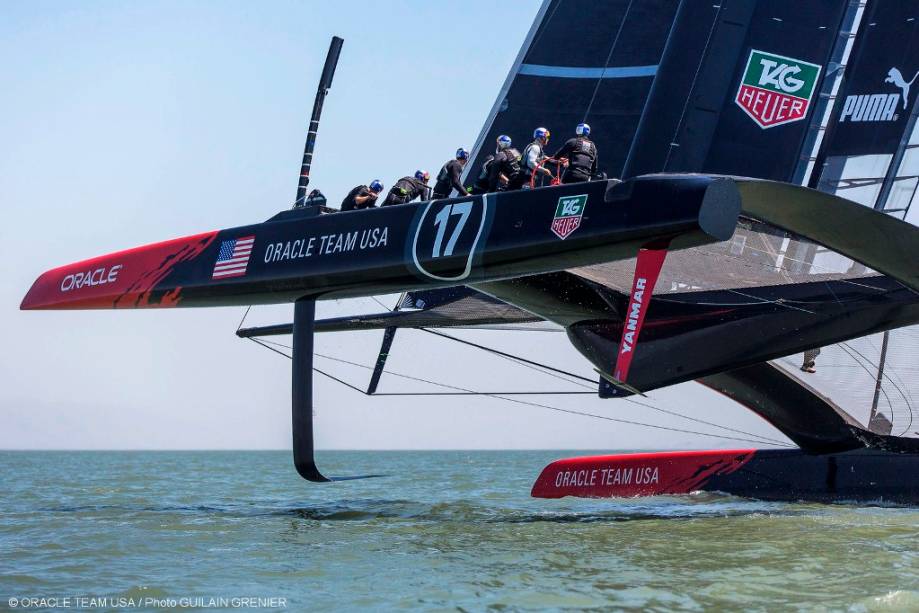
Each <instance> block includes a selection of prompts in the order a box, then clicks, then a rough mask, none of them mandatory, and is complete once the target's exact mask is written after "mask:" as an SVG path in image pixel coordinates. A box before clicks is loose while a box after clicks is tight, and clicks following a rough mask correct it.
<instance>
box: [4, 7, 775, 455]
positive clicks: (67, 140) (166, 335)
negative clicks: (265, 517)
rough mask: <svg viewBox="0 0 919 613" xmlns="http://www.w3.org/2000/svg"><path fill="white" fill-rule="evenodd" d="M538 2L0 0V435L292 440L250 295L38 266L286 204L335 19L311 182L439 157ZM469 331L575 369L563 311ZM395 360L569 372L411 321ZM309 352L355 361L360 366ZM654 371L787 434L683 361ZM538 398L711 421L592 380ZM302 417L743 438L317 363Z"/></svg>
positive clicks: (270, 443) (48, 442)
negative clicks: (140, 294) (534, 323)
mask: <svg viewBox="0 0 919 613" xmlns="http://www.w3.org/2000/svg"><path fill="white" fill-rule="evenodd" d="M538 5H539V2H538V1H534V0H530V1H527V2H510V3H495V2H462V3H445V2H436V3H435V2H421V1H419V2H385V3H384V2H343V1H337V2H312V3H308V2H290V3H288V2H270V3H255V2H237V3H231V2H194V3H189V2H145V3H137V2H130V3H128V2H112V3H107V2H85V3H79V4H78V3H63V2H18V3H16V2H5V3H3V5H2V7H0V55H2V57H3V58H4V61H3V62H0V85H2V87H0V91H2V95H0V136H2V143H3V146H2V147H0V206H2V210H3V225H2V230H0V233H2V240H0V253H2V261H3V263H4V267H3V270H4V275H3V281H2V285H0V288H2V290H0V291H2V304H3V305H5V308H4V311H3V312H4V315H5V317H4V328H5V329H6V334H5V336H4V344H5V346H6V350H5V351H4V352H3V357H2V360H0V448H14V449H15V448H19V449H22V448H288V447H289V446H290V442H289V441H290V364H289V361H288V360H286V359H284V358H282V357H280V356H278V355H276V354H274V353H271V352H269V351H266V350H264V349H262V348H260V347H258V346H256V345H254V344H253V343H251V342H248V341H243V340H239V339H237V338H236V337H235V336H234V335H233V332H234V330H235V328H236V326H237V324H238V322H239V319H240V317H241V316H242V313H243V309H241V308H223V309H201V310H195V309H188V310H185V309H176V310H172V311H138V312H108V311H106V312H98V311H96V312H93V311H87V312H25V313H24V312H20V311H19V310H18V306H19V302H20V301H21V299H22V297H23V295H24V294H25V292H26V291H27V290H28V288H29V286H30V285H31V283H32V281H33V280H34V279H35V277H37V276H38V275H39V274H40V273H41V272H43V271H44V270H47V269H49V268H52V267H55V266H58V265H61V264H65V263H69V262H72V261H76V260H80V259H84V258H87V257H92V256H95V255H100V254H103V253H108V252H111V251H115V250H119V249H123V248H128V247H133V246H137V245H142V244H145V243H150V242H155V241H159V240H164V239H167V238H172V237H177V236H184V235H188V234H193V233H197V232H201V231H207V230H213V229H219V228H226V227H232V226H239V225H243V224H247V223H252V222H254V221H258V220H263V219H267V218H268V217H270V216H271V215H273V214H274V213H276V212H277V211H279V210H281V209H286V208H289V205H290V202H291V201H292V199H293V197H294V193H295V187H296V177H297V174H298V169H299V164H300V157H301V154H302V149H303V141H304V137H305V127H306V124H307V122H308V119H309V113H310V108H311V105H312V101H313V96H314V93H315V87H316V82H317V80H318V77H319V72H320V70H321V68H322V62H323V60H324V58H325V53H326V50H327V48H328V44H329V38H330V37H331V36H332V35H334V34H337V35H340V36H342V37H343V38H344V39H345V44H344V49H343V52H342V55H341V61H340V63H339V66H338V70H337V73H336V75H335V81H334V84H333V87H332V90H331V93H330V95H329V97H328V99H327V101H326V106H325V111H324V115H323V118H322V125H321V128H320V133H319V139H318V143H317V150H316V157H315V162H314V166H313V171H312V185H311V187H319V188H321V189H322V190H323V191H324V192H325V193H326V194H327V195H328V196H329V197H330V200H332V201H334V202H337V201H339V200H340V199H341V197H342V196H343V195H344V193H345V192H346V191H347V190H348V189H350V188H351V187H352V186H354V185H356V184H358V183H366V182H367V181H369V180H371V179H373V178H381V179H382V180H383V181H384V183H385V184H386V185H387V187H388V186H390V185H391V184H392V183H393V181H394V180H395V179H397V178H398V177H400V176H403V175H405V174H408V173H410V172H412V171H414V169H415V168H418V167H422V168H427V169H428V170H430V171H431V172H432V174H433V173H436V171H437V169H438V168H439V167H440V165H441V164H442V163H443V162H444V161H445V160H446V159H448V158H449V156H450V155H451V154H452V152H453V151H454V150H455V149H456V148H457V147H458V146H466V147H471V146H472V143H473V141H474V139H475V137H476V136H477V135H478V132H479V128H480V127H481V125H482V123H483V121H484V119H485V118H486V115H487V113H488V111H489V109H490V108H491V105H492V104H493V102H494V99H495V96H496V94H497V91H498V89H499V87H500V85H501V83H502V82H503V80H504V78H505V76H506V74H507V71H508V69H509V68H510V65H511V63H512V62H513V59H514V57H515V55H516V53H517V51H518V49H519V47H520V44H521V42H522V40H523V38H524V36H525V34H526V31H527V29H528V28H529V26H530V23H531V21H532V18H533V16H534V15H535V13H536V10H537V8H538ZM553 129H554V130H555V129H556V128H554V127H553ZM384 300H386V301H387V304H391V303H392V301H393V297H388V298H384ZM358 310H359V311H362V312H371V311H376V310H380V307H379V305H377V304H375V303H374V302H373V301H372V300H369V299H367V300H359V301H350V302H332V303H322V304H321V305H320V315H330V314H336V315H340V314H346V313H349V312H355V311H358ZM291 311H292V308H291V307H290V306H287V305H285V306H282V307H271V308H264V307H263V308H257V309H253V313H252V314H251V315H250V317H249V320H248V323H252V324H257V323H269V322H278V321H289V318H290V315H291ZM462 334H463V335H464V336H466V337H467V338H473V339H475V340H477V341H479V342H485V343H487V344H491V345H494V346H498V347H501V348H504V349H506V350H510V351H514V352H518V353H521V354H523V355H526V356H528V357H531V358H534V359H541V360H546V361H548V362H550V363H552V364H555V365H557V366H561V367H564V368H567V369H572V370H576V371H578V372H581V373H584V374H585V375H590V374H591V372H592V369H591V368H590V366H589V365H588V363H587V361H586V360H585V359H583V358H582V357H581V356H580V355H579V354H578V353H577V352H575V351H574V350H573V349H572V348H571V347H570V346H569V345H568V343H567V341H566V339H565V337H564V335H563V334H558V333H523V334H521V333H516V332H515V333H512V332H481V331H479V332H466V333H462ZM380 336H381V335H380V334H379V333H351V334H335V335H324V336H322V337H320V339H319V341H318V346H317V351H318V352H320V353H322V354H323V355H331V356H335V357H338V358H342V359H347V360H351V361H355V362H360V363H362V364H365V365H371V364H372V363H373V362H374V360H375V358H376V352H377V349H378V347H379V339H380ZM281 340H283V341H287V340H288V339H281ZM389 364H390V366H389V367H390V368H391V369H392V370H393V371H396V372H402V373H407V374H411V375H414V376H419V377H424V378H429V379H435V380H438V381H443V382H447V383H450V384H453V385H458V386H462V387H467V388H474V389H477V390H508V389H512V390H531V389H542V390H553V389H554V390H558V389H573V388H571V387H570V386H568V387H564V386H563V385H562V384H561V382H558V381H556V380H554V379H551V378H547V377H545V376H537V375H535V374H534V373H533V372H532V371H530V370H527V369H523V368H520V367H518V366H514V365H512V364H510V363H508V362H506V361H503V360H501V359H498V358H495V357H491V356H488V355H485V354H482V353H479V352H476V351H474V350H471V349H468V348H464V347H461V346H459V345H457V344H455V343H448V342H444V341H436V340H432V339H431V338H430V337H429V336H428V335H426V334H424V333H422V332H417V331H406V332H400V333H399V335H398V336H397V339H396V343H395V346H394V350H393V355H392V357H391V359H390V363H389ZM317 366H319V367H321V368H326V369H328V370H331V371H333V372H335V373H336V374H339V375H341V376H344V377H346V378H348V379H349V380H351V381H354V382H355V383H356V384H358V385H366V381H367V378H368V374H369V373H368V371H366V370H362V369H359V368H355V367H346V366H342V365H341V364H337V363H330V362H328V361H327V360H324V359H317ZM408 389H411V390H414V391H420V390H422V389H427V390H431V389H432V388H423V387H422V386H419V385H417V384H411V385H406V384H405V383H403V382H401V381H400V380H398V379H396V378H394V377H392V376H384V378H383V385H382V386H381V391H394V390H408ZM650 396H651V398H650V402H651V403H652V404H653V405H655V406H658V407H663V408H665V409H667V410H670V411H678V412H681V413H685V414H688V415H692V416H695V417H697V418H701V419H706V420H710V421H717V422H719V423H723V424H725V425H729V426H732V427H735V428H740V429H743V430H748V431H750V432H756V433H760V434H765V435H767V436H773V437H775V438H779V439H782V440H784V438H783V437H782V436H781V435H780V434H778V433H776V432H775V431H774V430H772V428H771V427H769V426H768V425H766V424H765V423H764V422H762V420H760V419H759V418H758V417H756V416H754V415H752V414H751V413H749V412H747V411H746V410H745V409H743V408H741V407H739V406H737V405H734V404H733V403H732V402H730V401H728V400H726V399H724V398H722V397H720V396H718V395H716V394H714V393H712V392H708V391H707V390H705V389H703V388H701V387H700V386H698V385H695V384H686V385H682V386H678V387H676V388H672V389H670V390H663V391H659V392H654V393H652V394H651V395H650ZM531 400H532V401H534V402H537V403H540V404H548V405H552V406H556V407H561V408H566V409H573V410H579V411H585V412H590V413H599V414H606V415H610V416H614V417H617V418H623V419H631V420H638V421H644V422H648V423H656V424H661V425H665V426H668V427H676V428H688V429H690V430H704V431H708V432H714V433H719V432H720V433H721V434H726V433H725V432H723V431H719V430H718V429H716V428H713V427H710V426H705V425H700V424H698V423H693V422H689V421H685V420H681V419H678V418H675V417H672V416H669V415H666V414H662V413H660V412H656V411H653V410H651V409H648V408H645V407H640V406H637V405H635V404H632V403H628V402H623V401H601V400H599V399H597V398H596V397H594V396H589V395H588V396H574V397H571V396H568V397H558V396H556V397H553V396H540V397H534V398H532V399H531ZM316 419H317V444H318V446H319V447H324V448H403V447H404V448H483V447H484V448H488V447H498V448H559V449H565V448H567V449H570V448H590V449H611V450H612V449H622V448H674V447H721V448H726V447H749V446H751V443H748V442H741V441H730V440H719V439H716V438H706V437H700V436H695V435H689V434H681V433H674V432H667V431H660V430H653V429H649V428H643V427H637V426H629V425H623V424H617V423H612V422H607V421H601V420H597V419H591V418H586V417H580V416H575V415H570V414H560V413H557V412H553V411H549V410H546V409H542V408H536V407H525V406H521V405H518V404H512V403H508V402H504V401H500V400H495V399H490V398H486V397H476V398H443V397H440V398H438V397H433V398H417V397H414V398H405V397H401V398H400V397H388V398H367V397H365V396H362V395H360V394H357V393H355V392H353V391H350V390H347V389H344V388H342V387H340V386H339V385H337V384H334V383H331V382H329V381H327V380H322V379H320V381H319V384H318V387H317V392H316Z"/></svg>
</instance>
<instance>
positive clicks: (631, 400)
mask: <svg viewBox="0 0 919 613" xmlns="http://www.w3.org/2000/svg"><path fill="white" fill-rule="evenodd" d="M420 330H422V331H424V332H429V333H431V334H436V335H437V336H443V337H444V338H447V339H450V340H454V341H457V342H460V343H464V344H468V345H472V346H473V347H476V348H478V349H483V350H485V351H489V352H492V353H497V354H498V355H499V356H501V357H504V358H506V359H508V360H512V361H515V362H516V361H517V360H520V361H522V362H529V360H525V359H524V358H520V357H519V356H514V355H512V354H505V353H503V352H499V351H497V350H493V349H491V348H490V347H485V346H483V345H477V344H476V343H472V342H467V341H464V340H463V339H458V338H456V337H453V336H450V335H448V334H443V333H440V332H434V331H432V330H427V329H425V328H420ZM533 363H534V364H538V363H537V362H533ZM539 365H540V366H545V365H542V364H539ZM521 366H526V364H521ZM547 368H551V367H547ZM534 370H535V368H534ZM544 374H550V373H544ZM585 380H587V379H586V378H585ZM570 383H575V382H574V381H570ZM591 383H594V382H593V381H591ZM595 384H596V383H595ZM581 385H582V386H583V387H587V386H586V385H583V384H581ZM575 393H587V392H575ZM590 393H593V392H590ZM623 400H625V401H627V402H631V403H632V404H636V405H638V406H641V407H645V408H648V409H651V410H654V411H659V412H661V413H666V414H668V415H673V416H675V417H680V418H683V419H686V420H688V421H694V422H697V423H701V424H705V425H708V426H713V427H715V428H721V429H723V430H727V431H729V432H736V433H738V434H744V435H746V436H753V437H759V438H762V439H763V441H768V442H773V443H782V442H783V441H779V440H777V439H773V438H769V437H767V436H762V435H759V434H753V433H751V432H745V431H743V430H738V429H736V428H731V427H728V426H723V425H721V424H716V423H714V422H709V421H706V420H704V419H699V418H696V417H691V416H689V415H683V414H682V413H677V412H676V411H670V410H667V409H663V408H660V407H656V406H654V405H651V404H647V403H644V402H640V401H638V400H634V399H632V398H623Z"/></svg>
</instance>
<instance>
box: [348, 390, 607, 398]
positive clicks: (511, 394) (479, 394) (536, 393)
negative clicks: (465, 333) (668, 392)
mask: <svg viewBox="0 0 919 613" xmlns="http://www.w3.org/2000/svg"><path fill="white" fill-rule="evenodd" d="M364 393H365V394H366V395H368V396H371V395H372V396H491V397H494V398H498V397H500V396H571V395H585V394H590V395H591V396H593V395H594V394H595V393H596V392H571V391H567V392H374V393H373V394H367V393H366V392H364Z"/></svg>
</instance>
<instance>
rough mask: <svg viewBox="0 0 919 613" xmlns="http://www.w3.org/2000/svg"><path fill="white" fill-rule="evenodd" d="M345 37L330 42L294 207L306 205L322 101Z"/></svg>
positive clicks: (327, 90) (307, 137)
mask: <svg viewBox="0 0 919 613" xmlns="http://www.w3.org/2000/svg"><path fill="white" fill-rule="evenodd" d="M344 42H345V41H344V39H342V38H339V37H338V36H333V37H332V42H331V43H330V44H329V53H328V54H327V55H326V58H325V66H323V67H322V77H321V78H320V79H319V87H318V88H317V89H316V100H315V101H314V102H313V114H312V116H311V117H310V127H309V130H308V131H307V133H306V144H305V145H304V147H303V163H302V164H301V165H300V181H299V182H298V184H297V197H296V199H295V200H294V208H300V207H303V206H306V188H307V187H308V186H309V184H310V167H311V166H312V164H313V149H314V148H315V147H316V133H317V132H318V131H319V117H320V116H321V115H322V103H323V101H325V97H326V94H328V93H329V90H330V89H331V88H332V77H334V76H335V67H336V66H337V65H338V56H339V54H341V45H342V43H344Z"/></svg>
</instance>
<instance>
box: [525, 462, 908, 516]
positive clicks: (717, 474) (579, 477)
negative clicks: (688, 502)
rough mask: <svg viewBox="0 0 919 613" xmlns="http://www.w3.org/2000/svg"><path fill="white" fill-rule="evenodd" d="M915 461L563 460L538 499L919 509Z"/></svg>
mask: <svg viewBox="0 0 919 613" xmlns="http://www.w3.org/2000/svg"><path fill="white" fill-rule="evenodd" d="M917 471H919V455H917V454H910V453H905V454H897V453H891V452H887V451H882V450H877V449H857V450H852V451H846V452H841V453H827V454H813V453H807V452H805V451H803V450H800V449H760V450H757V449H733V450H714V451H671V452H656V453H630V454H618V455H608V456H593V457H580V458H567V459H564V460H558V461H556V462H553V463H551V464H549V465H548V466H547V467H546V468H544V469H543V471H542V473H541V474H540V475H539V478H538V479H537V480H536V483H535V484H534V485H533V490H532V495H533V496H534V497H536V498H562V497H564V496H577V497H582V498H613V497H616V498H622V497H635V496H657V495H680V494H689V493H691V492H696V491H710V492H723V493H726V494H733V495H736V496H744V497H749V498H757V499H760V500H783V501H795V500H802V501H816V502H847V501H852V502H892V503H901V504H916V503H919V482H917V481H916V479H915V475H916V473H917Z"/></svg>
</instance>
